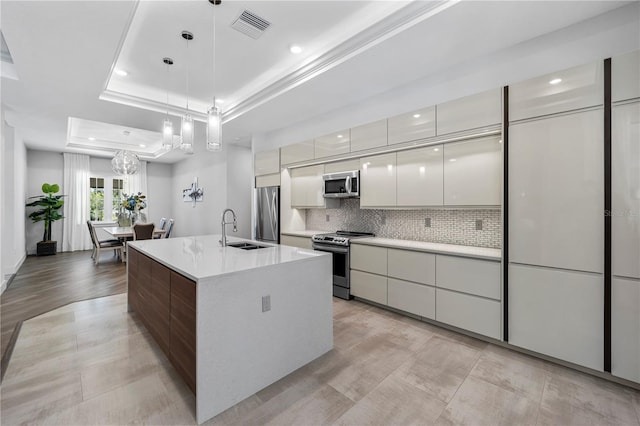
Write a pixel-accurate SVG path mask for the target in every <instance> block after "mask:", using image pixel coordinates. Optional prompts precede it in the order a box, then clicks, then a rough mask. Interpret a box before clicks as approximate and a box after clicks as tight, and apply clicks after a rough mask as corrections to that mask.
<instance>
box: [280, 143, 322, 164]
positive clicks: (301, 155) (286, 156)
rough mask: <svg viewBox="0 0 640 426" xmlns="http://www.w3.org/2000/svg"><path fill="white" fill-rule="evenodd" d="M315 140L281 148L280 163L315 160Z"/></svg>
mask: <svg viewBox="0 0 640 426" xmlns="http://www.w3.org/2000/svg"><path fill="white" fill-rule="evenodd" d="M313 155H314V154H313V140H308V141H305V142H300V143H294V144H293V145H287V146H283V147H282V148H280V162H281V163H282V164H283V165H284V164H292V163H298V162H300V161H307V160H313Z"/></svg>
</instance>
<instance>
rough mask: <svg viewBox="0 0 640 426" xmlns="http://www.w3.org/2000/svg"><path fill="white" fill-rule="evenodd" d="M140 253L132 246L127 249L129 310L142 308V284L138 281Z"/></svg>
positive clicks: (134, 310) (135, 310)
mask: <svg viewBox="0 0 640 426" xmlns="http://www.w3.org/2000/svg"><path fill="white" fill-rule="evenodd" d="M139 257H140V255H139V254H138V252H137V251H136V250H134V249H132V248H129V249H128V250H127V303H128V304H129V310H130V311H133V312H137V311H138V310H139V309H140V295H139V292H140V284H139V283H138V261H139Z"/></svg>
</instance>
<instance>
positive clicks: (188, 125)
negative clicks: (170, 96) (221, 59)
mask: <svg viewBox="0 0 640 426" xmlns="http://www.w3.org/2000/svg"><path fill="white" fill-rule="evenodd" d="M180 35H181V36H182V38H183V39H185V40H186V41H187V59H186V64H187V66H186V71H187V112H186V114H185V115H184V116H183V117H182V123H181V125H180V150H182V152H184V153H185V154H193V130H194V129H193V117H192V116H191V114H189V41H190V40H193V33H190V32H189V31H183V32H182V34H180Z"/></svg>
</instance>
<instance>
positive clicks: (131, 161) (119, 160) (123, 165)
mask: <svg viewBox="0 0 640 426" xmlns="http://www.w3.org/2000/svg"><path fill="white" fill-rule="evenodd" d="M122 134H123V135H124V139H125V143H126V140H127V137H128V136H129V131H128V130H125V131H124V132H122ZM111 169H112V170H113V172H114V173H115V174H118V175H135V174H137V173H138V172H139V171H140V159H139V158H138V156H137V155H136V154H134V153H133V152H131V151H127V150H126V149H121V150H120V151H118V152H116V155H115V156H114V157H113V159H112V160H111Z"/></svg>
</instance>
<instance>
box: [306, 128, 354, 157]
mask: <svg viewBox="0 0 640 426" xmlns="http://www.w3.org/2000/svg"><path fill="white" fill-rule="evenodd" d="M350 141H351V131H350V130H349V129H347V130H341V131H339V132H334V133H330V134H328V135H324V136H320V137H319V138H316V139H315V140H314V145H315V158H324V157H332V156H334V155H340V154H348V153H349V152H350V151H351V144H350Z"/></svg>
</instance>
